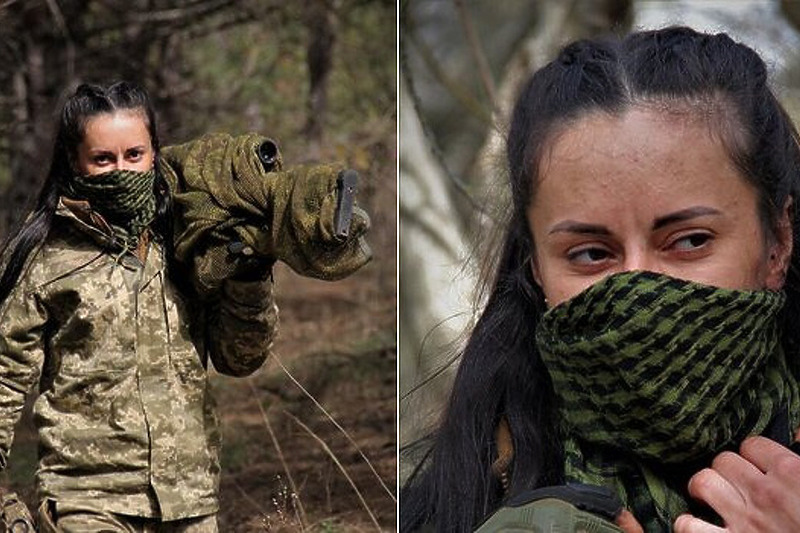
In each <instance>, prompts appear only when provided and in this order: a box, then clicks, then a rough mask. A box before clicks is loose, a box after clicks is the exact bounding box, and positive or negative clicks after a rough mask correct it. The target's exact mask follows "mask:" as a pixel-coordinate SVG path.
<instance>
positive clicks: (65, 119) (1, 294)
mask: <svg viewBox="0 0 800 533" xmlns="http://www.w3.org/2000/svg"><path fill="white" fill-rule="evenodd" d="M118 110H130V111H141V112H143V113H144V118H145V121H146V123H147V129H148V132H149V133H150V141H151V143H152V145H153V152H154V154H155V159H154V164H155V170H156V180H155V185H154V188H155V193H156V198H157V207H156V220H155V222H154V225H153V227H154V230H155V233H156V235H157V236H158V238H160V239H161V240H162V241H163V242H164V244H165V248H166V250H167V257H171V253H169V251H170V249H171V247H172V216H171V200H170V194H169V187H168V185H167V182H166V180H165V179H164V177H163V175H161V173H160V171H159V168H158V167H159V165H158V164H157V162H158V153H159V143H158V133H157V129H156V116H155V112H154V110H153V105H152V103H151V101H150V97H149V96H148V95H147V92H146V91H145V90H144V89H143V88H142V87H140V86H138V85H136V84H133V83H130V82H125V81H121V82H117V83H113V84H111V85H109V86H108V87H101V86H98V85H89V84H82V85H80V86H79V87H78V88H77V89H76V90H75V93H74V94H73V95H72V96H70V97H69V98H68V99H67V101H66V102H65V103H64V106H63V108H62V109H61V117H60V120H59V123H58V132H57V133H56V140H55V145H54V147H53V158H52V161H51V163H50V171H49V173H48V175H47V179H46V180H45V182H44V185H43V186H42V190H41V191H40V192H39V196H38V199H37V201H36V205H35V207H34V209H33V212H32V213H31V214H30V216H29V217H28V218H27V219H26V220H25V222H24V224H23V226H22V228H21V229H20V230H19V231H18V232H17V233H16V234H15V235H13V236H12V237H11V238H10V239H8V240H7V241H6V244H5V245H4V248H3V254H4V255H6V257H7V261H6V264H5V269H4V270H3V274H2V276H0V302H3V301H5V299H6V298H7V297H8V295H9V294H10V293H11V291H12V289H13V288H14V285H15V284H16V283H17V280H18V279H19V276H20V273H21V272H22V269H23V267H24V265H25V262H26V261H27V259H28V256H29V255H30V253H31V252H32V251H33V250H35V249H36V248H37V247H38V246H39V245H40V244H41V243H42V242H44V240H45V239H46V238H47V234H48V233H49V231H50V227H51V225H52V222H53V215H54V214H55V212H56V208H57V207H58V199H59V197H60V196H61V195H62V194H63V192H64V191H65V190H66V189H65V187H66V185H67V184H68V183H69V181H70V180H71V179H72V178H73V176H74V175H75V170H74V164H73V162H74V161H75V159H76V154H77V148H78V145H79V144H80V143H81V142H82V141H83V137H84V134H85V128H86V123H87V122H88V121H89V119H91V118H92V117H94V116H96V115H99V114H103V113H113V112H115V111H118Z"/></svg>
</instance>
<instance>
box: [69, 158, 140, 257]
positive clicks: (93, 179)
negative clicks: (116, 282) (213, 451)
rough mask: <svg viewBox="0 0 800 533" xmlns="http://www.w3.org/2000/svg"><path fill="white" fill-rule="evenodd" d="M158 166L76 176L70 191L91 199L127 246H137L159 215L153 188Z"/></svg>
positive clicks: (77, 195)
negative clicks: (142, 169)
mask: <svg viewBox="0 0 800 533" xmlns="http://www.w3.org/2000/svg"><path fill="white" fill-rule="evenodd" d="M154 182H155V170H153V169H151V170H149V171H146V172H141V171H135V170H112V171H109V172H104V173H102V174H95V175H90V176H76V177H74V178H73V179H72V181H71V182H70V184H69V186H68V187H67V195H68V196H70V197H71V198H74V199H76V200H87V201H88V202H89V205H91V206H92V209H94V210H95V211H97V212H98V213H100V214H101V215H102V216H103V218H104V219H105V220H106V222H108V224H109V226H111V228H112V230H113V231H114V235H115V237H116V238H117V240H118V241H119V242H120V243H121V245H122V247H123V248H124V249H127V250H133V249H136V247H137V245H138V244H139V237H140V236H141V235H142V232H143V231H144V230H145V228H146V227H147V226H148V225H149V224H150V223H151V222H152V221H153V219H154V218H155V215H156V197H155V193H154V191H153V183H154Z"/></svg>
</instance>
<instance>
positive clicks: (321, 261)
mask: <svg viewBox="0 0 800 533" xmlns="http://www.w3.org/2000/svg"><path fill="white" fill-rule="evenodd" d="M267 140H268V139H267V138H266V137H262V136H261V135H257V134H247V135H241V136H238V137H232V136H230V135H227V134H210V135H206V136H204V137H202V138H200V139H198V140H196V141H192V142H190V143H187V144H183V145H179V146H171V147H167V148H165V149H164V150H163V152H162V157H161V159H162V167H161V169H162V173H163V174H164V176H165V177H166V178H167V181H168V182H169V183H170V187H171V188H172V190H173V198H174V200H175V208H176V210H177V212H178V213H179V216H178V219H179V220H180V221H181V225H180V226H179V227H177V228H176V233H175V252H176V256H177V257H178V258H179V259H180V260H182V261H185V262H187V263H192V264H193V265H194V268H193V269H192V272H193V273H194V275H195V277H194V280H193V282H194V285H195V287H196V289H197V291H198V292H199V293H200V294H203V295H213V294H214V293H215V292H216V291H217V290H218V288H219V287H220V286H221V284H222V282H223V280H225V279H228V278H229V277H231V276H232V275H235V269H236V267H237V264H236V263H235V262H234V261H233V260H232V258H231V254H230V253H229V252H228V249H227V245H228V243H229V242H231V241H232V240H238V241H240V242H242V243H244V244H246V245H248V246H249V247H250V248H251V249H252V250H253V251H254V252H255V253H256V254H257V255H260V256H262V257H268V258H274V259H278V260H280V261H282V262H284V263H286V264H287V265H289V266H290V267H291V268H292V269H293V270H294V271H295V272H297V273H298V274H301V275H303V276H310V277H315V278H319V279H324V280H336V279H341V278H343V277H345V276H348V275H350V274H352V273H353V272H355V271H356V270H358V269H359V268H361V267H362V266H364V265H365V264H366V263H367V262H368V261H369V260H370V259H371V257H372V252H371V251H370V248H369V246H368V245H367V243H366V240H365V238H364V234H365V233H366V231H367V230H368V229H369V217H368V216H367V214H366V213H365V212H364V211H363V210H361V209H358V208H356V209H354V212H353V219H352V222H351V226H350V231H349V235H348V237H347V238H342V237H337V236H336V235H335V231H334V217H335V212H336V199H337V198H336V178H337V176H338V174H339V171H340V170H342V169H341V168H339V167H336V166H333V165H298V166H294V167H291V168H288V169H284V168H283V163H282V161H281V159H280V154H278V159H277V163H276V165H275V167H274V169H273V170H272V171H270V172H267V171H265V169H264V167H263V165H262V163H261V160H260V159H259V158H258V154H257V150H258V147H259V146H260V145H261V144H262V143H263V142H264V141H267Z"/></svg>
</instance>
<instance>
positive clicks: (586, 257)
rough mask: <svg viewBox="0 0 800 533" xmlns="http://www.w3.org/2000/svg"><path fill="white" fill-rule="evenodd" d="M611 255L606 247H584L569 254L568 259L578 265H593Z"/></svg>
mask: <svg viewBox="0 0 800 533" xmlns="http://www.w3.org/2000/svg"><path fill="white" fill-rule="evenodd" d="M610 257H611V252H609V251H608V250H606V249H604V248H583V249H581V250H575V251H572V252H569V253H568V254H567V259H569V261H570V262H571V263H575V264H577V265H593V264H596V263H599V262H601V261H605V260H607V259H608V258H610Z"/></svg>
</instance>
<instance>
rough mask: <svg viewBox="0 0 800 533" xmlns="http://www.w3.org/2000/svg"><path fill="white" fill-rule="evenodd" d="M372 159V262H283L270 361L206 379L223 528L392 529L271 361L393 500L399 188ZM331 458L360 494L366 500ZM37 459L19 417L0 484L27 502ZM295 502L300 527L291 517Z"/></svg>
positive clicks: (388, 516)
mask: <svg viewBox="0 0 800 533" xmlns="http://www.w3.org/2000/svg"><path fill="white" fill-rule="evenodd" d="M383 146H393V143H386V145H383ZM372 148H373V149H374V146H373V147H372ZM379 152H380V154H375V153H374V152H373V153H372V154H371V155H374V156H377V155H379V156H380V157H379V158H378V159H377V160H379V161H382V163H381V164H380V165H379V167H378V168H375V167H373V168H371V169H370V173H371V174H372V175H373V176H374V177H373V179H372V180H370V181H369V182H365V183H363V187H362V190H361V192H360V193H359V201H360V202H361V203H362V205H365V206H366V207H367V209H368V211H369V212H370V214H371V216H372V223H373V227H372V230H371V232H370V237H369V242H370V244H371V245H372V247H373V249H374V251H375V260H374V261H373V262H372V263H370V264H369V265H367V266H366V267H365V268H363V269H362V270H361V271H359V272H358V273H356V274H355V275H353V276H351V277H350V278H348V279H346V280H343V281H340V282H336V283H326V282H321V281H317V280H311V279H306V278H301V277H300V276H297V275H295V274H294V273H292V272H290V271H289V269H288V268H286V267H282V266H280V265H279V267H278V268H277V269H276V273H275V281H276V287H277V289H278V295H277V296H278V303H279V306H280V310H281V311H280V312H281V315H280V316H281V331H280V336H279V340H278V342H277V343H276V346H275V354H276V357H275V358H274V359H272V360H271V361H269V362H268V364H266V365H265V366H264V368H262V369H261V370H260V371H259V372H257V373H256V374H254V375H253V376H252V377H250V378H245V379H235V378H229V377H224V376H219V375H216V374H214V373H213V372H212V376H211V382H212V386H213V389H214V393H215V397H216V399H217V403H218V412H219V414H220V418H221V421H222V429H223V435H224V443H223V450H222V469H223V476H222V485H221V511H220V514H219V521H220V531H223V532H227V531H236V532H239V531H241V532H250V531H255V532H263V531H272V532H287V531H301V530H303V529H305V530H306V531H312V532H326V533H334V532H351V531H353V532H360V531H376V530H378V527H377V526H376V525H375V524H374V523H373V521H372V520H373V519H372V518H371V517H370V515H369V514H368V512H367V511H366V510H365V507H366V508H368V509H369V510H370V512H371V513H372V514H373V515H374V517H375V520H377V522H378V523H379V524H380V529H381V530H384V531H393V530H394V529H395V512H396V511H395V502H394V500H393V496H390V495H389V494H388V493H387V492H386V490H384V489H383V488H382V487H381V485H380V483H379V482H378V481H377V479H376V477H375V475H374V474H373V473H372V472H371V471H370V469H369V466H368V465H367V462H366V461H365V460H364V459H363V458H362V457H361V456H360V454H359V452H358V450H357V449H356V447H355V446H354V445H353V444H351V443H349V442H348V440H347V438H346V437H345V436H344V435H342V433H341V432H340V431H339V430H338V429H337V428H336V427H335V426H334V424H333V423H332V422H331V421H330V420H328V419H327V418H326V417H325V415H324V414H322V412H321V411H320V410H319V409H318V408H317V407H315V405H314V403H313V402H312V401H311V400H310V399H309V398H308V397H307V396H306V395H305V394H304V393H303V392H302V391H301V390H300V389H299V388H298V387H297V386H296V385H294V384H293V383H292V382H291V381H290V380H289V379H288V377H287V376H286V374H285V372H284V371H283V370H282V369H281V367H280V366H279V365H278V360H280V361H281V362H282V363H283V364H284V365H285V366H286V367H287V368H288V370H289V372H290V373H291V374H292V375H293V376H294V377H295V378H296V379H297V380H298V381H299V382H300V383H301V384H302V385H303V386H304V387H305V388H306V389H307V390H308V391H309V392H310V393H311V395H312V396H313V397H314V398H316V400H317V401H318V402H319V403H320V404H322V405H323V406H324V407H325V409H326V410H327V411H328V412H329V413H330V414H331V415H332V416H333V418H334V419H335V420H336V421H337V422H338V423H339V424H340V425H341V426H342V427H343V428H344V429H345V430H346V431H347V432H348V433H349V435H350V437H352V439H353V440H354V441H355V442H356V443H357V445H358V447H359V448H360V449H361V451H362V452H363V453H364V455H365V456H366V457H367V458H368V460H369V462H370V463H371V464H372V466H373V468H374V469H375V470H376V471H377V473H378V474H379V476H380V477H381V478H382V479H383V482H384V483H385V484H386V486H387V487H388V488H389V490H390V491H391V493H392V494H393V495H394V494H395V493H396V489H395V481H396V457H395V439H396V431H395V428H396V424H395V420H396V419H395V416H396V415H395V413H396V411H395V398H396V385H395V382H396V380H395V375H396V374H395V369H396V364H395V363H396V353H397V350H396V348H397V346H396V335H395V333H396V290H395V285H396V284H395V272H396V264H395V250H396V247H395V235H396V230H395V198H396V188H395V187H394V162H393V158H392V155H393V154H392V153H387V152H391V151H390V150H386V149H385V148H384V147H379ZM373 161H375V160H373ZM362 175H363V171H362ZM259 406H261V409H259ZM262 412H263V413H265V414H266V420H268V422H267V421H265V417H264V416H263V415H262ZM300 423H302V424H304V425H305V426H307V428H308V431H307V430H306V429H304V428H303V427H302V426H301V425H300ZM270 426H271V428H272V431H273V432H274V434H275V436H276V438H275V441H277V442H275V441H273V439H272V438H271V436H270V431H269V427H270ZM309 431H310V432H311V433H313V434H314V435H315V437H316V438H315V437H314V436H311V435H310V434H309ZM317 438H318V439H320V440H321V441H322V442H324V446H323V444H321V443H320V441H319V440H317ZM276 444H277V445H278V446H280V448H281V450H282V452H283V456H284V459H285V462H286V468H284V467H283V466H282V465H281V461H280V459H279V454H278V453H277V448H276ZM326 447H327V450H329V451H330V453H329V452H328V451H327V450H326ZM332 456H333V457H332ZM334 457H335V460H334ZM336 461H338V462H339V463H341V465H342V467H343V468H344V470H345V471H346V472H347V475H348V476H350V478H351V479H352V481H353V483H354V484H355V486H356V487H357V489H358V491H360V493H361V495H362V496H363V499H364V503H363V504H362V503H361V502H360V500H359V497H358V496H357V494H356V492H355V490H354V489H353V487H352V486H351V485H350V483H349V482H348V481H347V479H346V477H345V475H344V474H343V473H342V472H341V470H340V468H339V467H338V466H337V465H336ZM35 463H36V435H35V432H34V430H33V425H32V422H31V417H30V413H26V414H25V415H24V417H23V421H22V423H21V424H20V425H19V426H18V427H17V433H16V439H15V444H14V448H13V449H12V453H11V460H10V467H9V469H8V471H7V473H5V474H4V476H5V480H4V482H3V483H2V485H3V486H10V487H11V488H12V490H16V491H17V492H19V493H20V494H21V495H22V496H23V498H25V499H27V500H28V501H29V503H31V504H32V503H33V502H32V500H33V488H32V483H31V480H32V478H33V472H34V470H35ZM289 476H291V478H292V480H293V482H294V488H292V483H290V481H289ZM295 489H296V492H295ZM301 505H302V509H303V510H304V512H305V519H303V522H304V523H305V528H303V527H301V522H300V518H299V516H300V515H301V514H302V511H300V506H301Z"/></svg>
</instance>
